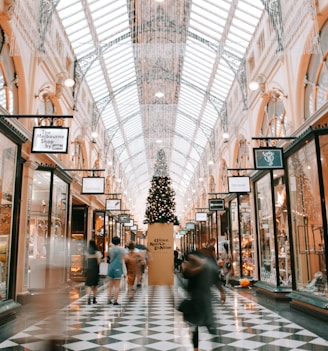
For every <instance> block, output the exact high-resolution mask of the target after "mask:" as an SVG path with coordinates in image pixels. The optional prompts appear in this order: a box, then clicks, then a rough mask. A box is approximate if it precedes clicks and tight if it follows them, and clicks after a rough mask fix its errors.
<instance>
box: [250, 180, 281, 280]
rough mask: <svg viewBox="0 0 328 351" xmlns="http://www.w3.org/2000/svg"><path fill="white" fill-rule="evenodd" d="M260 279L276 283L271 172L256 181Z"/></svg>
mask: <svg viewBox="0 0 328 351" xmlns="http://www.w3.org/2000/svg"><path fill="white" fill-rule="evenodd" d="M255 191H256V206H257V222H258V223H257V225H258V233H259V234H258V245H259V270H260V280H261V281H263V282H266V283H269V284H272V285H276V283H277V276H276V269H275V262H276V261H275V246H274V228H273V215H272V196H271V180H270V174H269V173H268V174H266V175H265V176H264V177H263V178H261V179H260V180H259V181H257V182H256V183H255Z"/></svg>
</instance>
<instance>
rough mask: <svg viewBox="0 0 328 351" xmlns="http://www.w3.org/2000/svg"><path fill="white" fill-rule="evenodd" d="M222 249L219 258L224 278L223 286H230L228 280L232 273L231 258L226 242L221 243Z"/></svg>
mask: <svg viewBox="0 0 328 351" xmlns="http://www.w3.org/2000/svg"><path fill="white" fill-rule="evenodd" d="M223 247H224V251H223V252H222V255H221V259H222V260H223V274H224V279H225V286H227V287H230V286H231V284H230V280H231V277H232V276H233V274H234V270H233V260H232V256H231V254H230V250H229V245H228V243H224V244H223Z"/></svg>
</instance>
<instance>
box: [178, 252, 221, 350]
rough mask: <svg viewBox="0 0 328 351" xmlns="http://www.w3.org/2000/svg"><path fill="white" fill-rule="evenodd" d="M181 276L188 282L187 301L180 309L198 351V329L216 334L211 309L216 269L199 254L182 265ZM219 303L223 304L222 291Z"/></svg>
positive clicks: (196, 253) (215, 282)
mask: <svg viewBox="0 0 328 351" xmlns="http://www.w3.org/2000/svg"><path fill="white" fill-rule="evenodd" d="M182 274H183V277H184V278H185V279H187V280H188V283H187V291H188V293H189V299H188V300H186V301H187V303H186V306H185V308H182V309H180V311H181V312H183V314H184V318H185V320H186V321H188V322H189V323H191V324H192V325H193V331H192V343H193V346H194V351H198V345H199V327H200V326H206V328H207V330H208V332H209V333H211V334H216V326H215V324H214V315H213V308H212V294H211V287H212V286H217V277H216V275H217V269H216V268H215V265H213V263H212V262H211V261H210V260H209V259H208V257H206V256H204V255H203V254H202V253H200V252H195V253H193V254H190V255H189V256H188V260H187V261H185V262H184V263H183V265H182ZM220 292H221V302H222V303H224V302H225V294H224V291H223V289H222V290H220Z"/></svg>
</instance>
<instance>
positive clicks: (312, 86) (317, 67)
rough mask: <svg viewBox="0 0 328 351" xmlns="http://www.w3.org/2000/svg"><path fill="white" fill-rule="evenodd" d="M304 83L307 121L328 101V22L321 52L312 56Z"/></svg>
mask: <svg viewBox="0 0 328 351" xmlns="http://www.w3.org/2000/svg"><path fill="white" fill-rule="evenodd" d="M304 83H305V97H304V104H305V106H304V118H305V119H307V118H309V117H310V116H311V115H312V114H313V113H314V112H315V111H317V110H318V109H319V108H320V107H321V106H323V105H324V104H325V103H326V102H327V100H328V22H326V23H325V25H324V26H323V27H322V29H321V31H320V36H319V50H318V53H316V54H313V55H312V56H311V60H310V63H309V66H308V70H307V73H306V76H305V79H304Z"/></svg>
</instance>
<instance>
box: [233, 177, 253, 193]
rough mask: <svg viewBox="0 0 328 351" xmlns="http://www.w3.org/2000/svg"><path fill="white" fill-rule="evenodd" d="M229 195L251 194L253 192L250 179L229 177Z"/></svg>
mask: <svg viewBox="0 0 328 351" xmlns="http://www.w3.org/2000/svg"><path fill="white" fill-rule="evenodd" d="M228 189H229V193H249V192H250V191H251V186H250V181H249V177H247V176H238V177H237V176H235V177H228Z"/></svg>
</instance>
